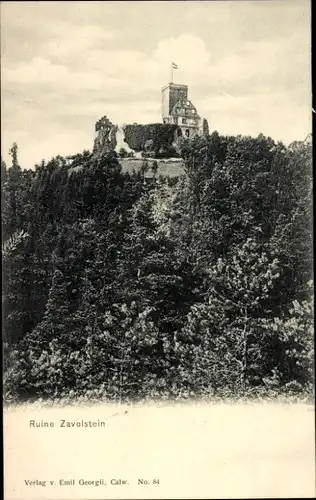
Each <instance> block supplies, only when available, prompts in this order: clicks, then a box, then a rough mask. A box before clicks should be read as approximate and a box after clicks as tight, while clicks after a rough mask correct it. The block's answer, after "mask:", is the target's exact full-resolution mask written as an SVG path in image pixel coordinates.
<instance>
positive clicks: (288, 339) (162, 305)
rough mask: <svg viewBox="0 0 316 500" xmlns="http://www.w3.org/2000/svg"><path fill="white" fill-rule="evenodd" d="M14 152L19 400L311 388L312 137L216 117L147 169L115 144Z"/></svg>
mask: <svg viewBox="0 0 316 500" xmlns="http://www.w3.org/2000/svg"><path fill="white" fill-rule="evenodd" d="M11 155H12V165H11V166H9V168H8V167H7V166H6V165H5V164H4V163H3V162H2V230H3V245H2V247H3V250H2V251H3V271H4V278H3V286H4V290H3V310H4V317H3V322H4V362H5V372H4V384H5V398H6V400H7V401H21V400H33V399H38V398H43V399H50V400H52V399H53V400H57V399H62V398H63V399H65V400H66V401H69V400H71V399H78V398H85V399H87V400H88V399H91V398H100V399H102V400H121V401H123V400H139V399H143V398H170V399H175V398H181V399H182V398H193V397H197V398H212V397H216V396H219V397H222V396H235V397H238V396H239V395H240V396H241V395H245V394H246V395H247V394H265V393H266V394H269V395H271V394H272V395H278V394H281V393H293V392H295V393H299V394H308V393H311V391H312V382H313V330H312V324H313V323H312V311H313V309H312V302H311V300H312V299H311V297H312V281H311V280H312V235H311V210H312V204H311V203H312V201H311V193H312V166H311V165H312V163H311V161H312V160H311V146H310V145H304V144H300V145H298V146H297V147H296V148H294V149H289V148H286V147H285V146H284V145H282V144H281V143H278V144H276V143H275V142H273V141H272V140H271V139H270V138H266V137H264V136H259V137H258V138H250V137H221V136H219V135H218V134H217V133H216V132H214V133H213V134H211V135H210V136H209V137H203V138H196V139H194V140H193V141H190V142H188V143H186V144H185V146H184V147H183V151H182V156H183V158H184V162H185V175H184V176H183V177H181V178H179V179H172V180H171V179H168V178H166V177H161V176H160V177H159V176H158V175H154V176H153V179H152V181H151V182H144V169H143V170H141V171H140V172H138V173H123V172H122V170H121V166H120V164H119V162H118V159H117V158H116V155H115V154H114V153H108V154H107V155H105V156H102V157H99V158H95V157H93V156H92V154H90V153H89V152H84V153H82V154H78V155H76V156H74V157H72V158H62V157H56V158H54V159H52V160H51V161H49V162H48V163H45V162H42V164H40V165H37V166H36V167H35V169H34V170H24V169H23V168H21V167H23V165H21V166H20V165H19V158H18V151H17V148H16V146H14V147H13V149H12V151H11ZM144 161H145V160H144ZM76 167H78V168H76ZM79 167H80V168H79Z"/></svg>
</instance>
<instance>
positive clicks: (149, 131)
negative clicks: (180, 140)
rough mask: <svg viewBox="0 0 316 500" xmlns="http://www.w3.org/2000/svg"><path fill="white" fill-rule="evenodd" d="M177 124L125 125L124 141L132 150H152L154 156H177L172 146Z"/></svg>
mask: <svg viewBox="0 0 316 500" xmlns="http://www.w3.org/2000/svg"><path fill="white" fill-rule="evenodd" d="M177 130H178V126H177V125H173V124H168V123H151V124H148V125H140V124H136V123H135V124H133V125H126V126H125V127H124V134H125V141H126V142H127V144H128V145H129V147H130V148H132V149H133V150H134V151H137V152H139V151H146V150H148V151H152V152H153V154H154V156H155V158H170V157H171V156H174V157H177V156H178V153H177V151H176V150H175V148H174V147H173V144H172V143H173V142H174V137H175V133H176V132H177Z"/></svg>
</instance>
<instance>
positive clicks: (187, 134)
mask: <svg viewBox="0 0 316 500" xmlns="http://www.w3.org/2000/svg"><path fill="white" fill-rule="evenodd" d="M185 135H186V136H187V137H189V136H190V130H189V129H188V128H187V129H186V131H185Z"/></svg>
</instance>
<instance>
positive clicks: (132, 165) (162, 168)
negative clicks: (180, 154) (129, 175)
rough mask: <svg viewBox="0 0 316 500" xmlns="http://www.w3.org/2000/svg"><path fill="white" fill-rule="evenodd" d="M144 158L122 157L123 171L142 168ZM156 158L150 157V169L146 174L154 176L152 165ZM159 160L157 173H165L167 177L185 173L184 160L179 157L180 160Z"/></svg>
mask: <svg viewBox="0 0 316 500" xmlns="http://www.w3.org/2000/svg"><path fill="white" fill-rule="evenodd" d="M142 161H143V160H142V159H134V158H133V159H125V158H124V159H120V160H119V162H120V164H121V165H122V169H123V172H132V171H133V170H135V171H136V172H137V171H138V170H140V168H141V164H142ZM153 161H154V159H152V158H149V159H148V163H149V171H148V173H147V174H146V177H152V172H151V169H150V167H151V165H152V162H153ZM156 161H157V162H158V172H157V175H163V176H166V177H179V176H180V175H183V174H184V168H183V160H181V159H179V160H178V161H174V160H173V161H172V160H156Z"/></svg>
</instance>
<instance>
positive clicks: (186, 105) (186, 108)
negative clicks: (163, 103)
mask: <svg viewBox="0 0 316 500" xmlns="http://www.w3.org/2000/svg"><path fill="white" fill-rule="evenodd" d="M171 115H187V116H195V117H198V112H197V110H196V107H195V106H193V104H192V102H191V101H189V100H188V99H180V100H179V101H178V102H176V104H175V105H174V106H173V108H172V110H171Z"/></svg>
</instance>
